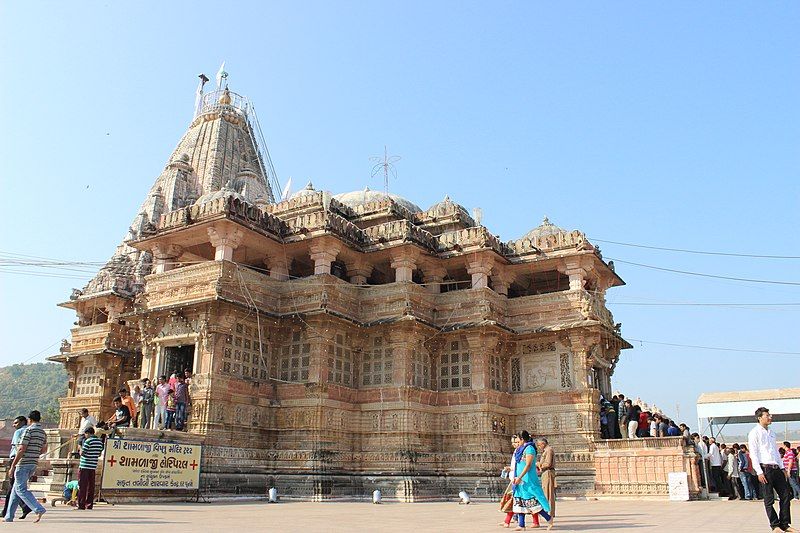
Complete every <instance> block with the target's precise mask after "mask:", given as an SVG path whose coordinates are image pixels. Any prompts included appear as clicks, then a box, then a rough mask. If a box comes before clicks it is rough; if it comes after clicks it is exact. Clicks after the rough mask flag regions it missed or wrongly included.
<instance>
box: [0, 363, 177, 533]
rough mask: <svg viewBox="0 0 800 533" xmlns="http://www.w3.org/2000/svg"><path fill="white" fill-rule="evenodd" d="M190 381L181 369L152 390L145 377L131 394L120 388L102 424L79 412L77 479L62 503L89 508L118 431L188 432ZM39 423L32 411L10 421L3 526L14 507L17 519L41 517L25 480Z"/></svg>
mask: <svg viewBox="0 0 800 533" xmlns="http://www.w3.org/2000/svg"><path fill="white" fill-rule="evenodd" d="M191 380H192V374H191V372H189V370H184V371H183V372H179V371H178V372H175V373H173V374H172V375H171V376H170V378H169V379H167V376H165V375H163V376H161V377H159V378H158V385H157V386H155V387H153V384H152V383H151V381H150V380H149V379H147V378H143V379H142V380H141V381H140V383H138V384H136V385H135V386H134V388H133V393H132V394H129V393H128V390H127V389H126V388H124V387H123V388H120V389H119V391H118V395H117V396H115V397H114V399H113V403H114V414H113V415H112V416H111V417H110V418H109V419H108V420H105V421H98V420H97V419H96V418H95V417H94V416H92V415H91V414H90V413H89V410H88V409H86V408H84V409H81V420H80V426H79V429H78V434H77V435H75V437H76V440H75V450H74V452H73V456H74V457H75V458H79V459H80V462H79V465H78V479H77V480H70V481H68V482H67V484H66V485H65V486H64V500H65V501H66V502H67V503H69V504H70V505H73V506H74V508H75V509H82V510H83V509H92V507H93V505H94V496H95V495H94V492H95V472H96V470H97V463H98V461H99V459H100V455H101V454H102V453H103V449H104V442H105V439H106V438H117V437H119V433H118V429H119V428H127V427H140V428H145V429H160V430H172V429H175V430H177V431H186V427H187V426H186V421H187V413H188V412H189V407H190V406H191V403H190V402H191V400H190V396H189V385H190V384H191ZM40 421H41V414H40V413H39V411H31V412H30V414H29V415H28V416H27V417H25V416H18V417H16V418H15V419H14V422H13V425H14V428H15V431H14V434H13V436H12V439H11V451H10V455H9V456H10V459H11V467H10V470H9V473H8V479H9V487H8V493H7V494H6V498H5V504H4V506H3V514H2V515H1V516H2V517H3V520H4V521H6V522H13V521H14V516H15V514H16V513H17V509H18V508H21V510H22V514H21V515H20V516H19V518H21V519H24V518H26V517H27V516H28V515H29V514H30V513H31V512H33V513H34V514H35V515H36V519H35V522H38V521H39V520H40V519H41V517H42V515H44V513H45V508H44V507H42V505H41V504H40V503H39V502H38V501H37V500H36V497H35V496H34V495H33V493H31V491H30V489H29V488H28V481H29V480H30V478H31V476H33V475H34V473H35V471H36V467H37V464H38V461H39V456H40V455H41V453H42V449H43V448H44V446H45V442H46V440H47V437H46V434H45V432H44V430H43V429H42V427H41V425H40Z"/></svg>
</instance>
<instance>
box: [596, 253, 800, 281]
mask: <svg viewBox="0 0 800 533" xmlns="http://www.w3.org/2000/svg"><path fill="white" fill-rule="evenodd" d="M609 259H610V260H611V261H614V262H615V263H623V264H626V265H633V266H638V267H642V268H650V269H652V270H660V271H662V272H672V273H675V274H686V275H688V276H700V277H704V278H714V279H726V280H731V281H744V282H748V283H764V284H769V285H792V286H800V281H775V280H765V279H753V278H738V277H734V276H721V275H717V274H706V273H702V272H692V271H689V270H678V269H675V268H665V267H658V266H654V265H646V264H643V263H635V262H633V261H624V260H622V259H614V258H609Z"/></svg>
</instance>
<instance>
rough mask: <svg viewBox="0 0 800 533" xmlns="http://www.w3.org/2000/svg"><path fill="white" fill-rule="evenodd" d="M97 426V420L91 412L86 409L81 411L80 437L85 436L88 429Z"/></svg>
mask: <svg viewBox="0 0 800 533" xmlns="http://www.w3.org/2000/svg"><path fill="white" fill-rule="evenodd" d="M96 425H97V419H96V418H95V417H93V416H92V415H90V414H89V410H88V409H86V408H84V409H81V427H80V430H79V435H83V434H84V433H86V430H87V429H88V428H90V427H91V428H93V427H95V426H96Z"/></svg>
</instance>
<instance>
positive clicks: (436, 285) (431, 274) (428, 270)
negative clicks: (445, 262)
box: [422, 264, 447, 294]
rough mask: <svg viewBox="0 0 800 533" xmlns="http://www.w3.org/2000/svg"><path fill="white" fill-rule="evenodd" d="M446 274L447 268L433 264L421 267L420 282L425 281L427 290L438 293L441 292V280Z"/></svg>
mask: <svg viewBox="0 0 800 533" xmlns="http://www.w3.org/2000/svg"><path fill="white" fill-rule="evenodd" d="M446 276H447V269H446V268H444V267H440V266H438V265H435V264H427V265H424V266H423V267H422V283H426V284H427V285H426V287H427V288H428V291H429V292H432V293H434V294H438V293H440V292H442V281H443V280H444V278H445V277H446Z"/></svg>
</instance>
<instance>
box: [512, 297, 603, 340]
mask: <svg viewBox="0 0 800 533" xmlns="http://www.w3.org/2000/svg"><path fill="white" fill-rule="evenodd" d="M507 316H508V326H509V327H511V328H513V329H514V330H516V331H520V332H523V331H537V330H548V329H563V328H566V327H570V326H574V325H575V324H576V323H577V322H585V321H594V322H599V323H601V324H602V325H604V326H606V327H609V328H612V329H613V328H614V317H613V316H612V315H611V312H610V311H609V310H608V309H606V307H605V305H604V304H603V302H602V300H601V299H600V298H598V297H597V296H595V295H593V294H592V293H590V292H588V291H584V290H574V291H560V292H551V293H548V294H538V295H533V296H520V297H518V298H512V299H510V300H508V311H507Z"/></svg>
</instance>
